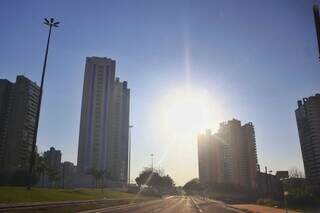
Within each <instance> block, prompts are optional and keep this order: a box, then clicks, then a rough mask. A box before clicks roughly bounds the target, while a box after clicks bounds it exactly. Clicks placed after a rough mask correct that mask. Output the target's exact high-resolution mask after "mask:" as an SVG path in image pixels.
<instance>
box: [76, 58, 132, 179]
mask: <svg viewBox="0 0 320 213" xmlns="http://www.w3.org/2000/svg"><path fill="white" fill-rule="evenodd" d="M115 69H116V62H115V61H114V60H112V59H109V58H100V57H87V59H86V66H85V74H84V85H83V96H82V108H81V119H80V133H79V148H78V163H77V169H78V172H80V173H82V174H85V173H87V172H88V171H90V170H92V169H96V170H99V171H104V172H105V173H106V174H108V175H107V176H108V177H109V178H110V179H112V180H113V181H114V182H125V183H126V182H127V178H128V177H127V168H128V132H129V99H130V90H129V89H128V88H127V82H125V81H124V82H120V80H119V79H118V78H117V79H115Z"/></svg>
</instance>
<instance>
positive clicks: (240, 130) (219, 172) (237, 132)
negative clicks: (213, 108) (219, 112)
mask: <svg viewBox="0 0 320 213" xmlns="http://www.w3.org/2000/svg"><path fill="white" fill-rule="evenodd" d="M198 159H199V180H200V182H201V183H210V184H229V185H233V186H237V187H243V188H249V189H256V188H257V165H258V162H257V152H256V142H255V134H254V127H253V125H252V123H248V124H245V125H243V126H241V122H240V121H238V120H235V119H233V120H230V121H228V122H227V123H221V124H220V129H219V130H218V133H216V134H214V135H212V134H211V132H210V131H207V132H206V134H203V135H199V136H198Z"/></svg>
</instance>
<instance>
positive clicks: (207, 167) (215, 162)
mask: <svg viewBox="0 0 320 213" xmlns="http://www.w3.org/2000/svg"><path fill="white" fill-rule="evenodd" d="M198 156H199V161H198V164H199V180H200V182H201V183H223V182H224V173H225V167H224V157H225V156H224V143H223V141H222V140H221V139H220V138H219V136H218V134H215V135H212V134H211V131H210V130H207V131H206V133H205V134H202V135H199V136H198Z"/></svg>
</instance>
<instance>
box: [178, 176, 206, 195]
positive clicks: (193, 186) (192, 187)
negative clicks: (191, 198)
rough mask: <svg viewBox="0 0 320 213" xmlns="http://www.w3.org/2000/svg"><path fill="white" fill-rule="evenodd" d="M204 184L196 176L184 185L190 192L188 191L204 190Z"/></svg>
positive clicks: (185, 189)
mask: <svg viewBox="0 0 320 213" xmlns="http://www.w3.org/2000/svg"><path fill="white" fill-rule="evenodd" d="M202 188H203V187H202V185H201V183H200V181H199V179H198V178H194V179H192V180H190V181H189V182H187V183H186V184H185V185H184V186H183V190H184V191H186V192H188V193H192V192H200V191H201V190H202Z"/></svg>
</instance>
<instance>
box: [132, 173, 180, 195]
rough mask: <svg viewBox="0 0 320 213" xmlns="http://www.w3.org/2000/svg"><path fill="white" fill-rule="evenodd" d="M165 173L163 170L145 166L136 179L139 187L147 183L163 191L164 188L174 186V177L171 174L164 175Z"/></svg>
mask: <svg viewBox="0 0 320 213" xmlns="http://www.w3.org/2000/svg"><path fill="white" fill-rule="evenodd" d="M163 173H164V172H163V171H162V170H155V169H152V168H145V169H144V170H143V171H142V172H141V173H140V175H139V176H138V177H137V178H136V179H135V180H136V183H137V184H138V186H139V188H140V187H141V186H142V185H147V186H148V187H150V188H154V189H156V190H157V191H158V192H160V193H161V192H162V191H163V190H166V189H167V190H168V189H172V188H173V187H174V182H173V180H172V178H171V177H170V176H169V175H163Z"/></svg>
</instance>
